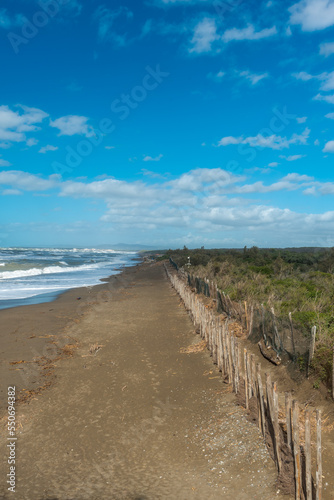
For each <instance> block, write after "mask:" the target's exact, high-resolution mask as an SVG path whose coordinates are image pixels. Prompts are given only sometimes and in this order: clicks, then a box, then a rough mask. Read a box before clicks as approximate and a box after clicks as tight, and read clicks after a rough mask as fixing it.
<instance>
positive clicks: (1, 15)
mask: <svg viewBox="0 0 334 500" xmlns="http://www.w3.org/2000/svg"><path fill="white" fill-rule="evenodd" d="M25 22H26V18H25V17H24V16H23V14H15V16H11V15H10V14H8V11H7V9H3V8H2V9H0V28H4V29H6V30H8V29H11V28H14V27H15V26H22V25H23V24H24V23H25Z"/></svg>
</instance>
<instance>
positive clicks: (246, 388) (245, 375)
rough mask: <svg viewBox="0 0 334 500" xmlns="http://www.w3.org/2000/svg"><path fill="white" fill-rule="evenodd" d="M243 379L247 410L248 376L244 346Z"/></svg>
mask: <svg viewBox="0 0 334 500" xmlns="http://www.w3.org/2000/svg"><path fill="white" fill-rule="evenodd" d="M244 381H245V404H246V410H248V408H249V405H248V378H247V349H246V348H244Z"/></svg>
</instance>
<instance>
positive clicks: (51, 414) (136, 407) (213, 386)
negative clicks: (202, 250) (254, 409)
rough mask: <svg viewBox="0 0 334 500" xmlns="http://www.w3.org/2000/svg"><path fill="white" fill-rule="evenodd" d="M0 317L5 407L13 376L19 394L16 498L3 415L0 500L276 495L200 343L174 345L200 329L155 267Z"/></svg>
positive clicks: (248, 426) (255, 436) (255, 440)
mask: <svg viewBox="0 0 334 500" xmlns="http://www.w3.org/2000/svg"><path fill="white" fill-rule="evenodd" d="M79 297H81V298H80V300H78V298H79ZM0 320H1V339H2V344H1V347H2V349H1V351H2V352H1V357H2V359H1V361H2V369H1V370H2V371H1V391H2V392H1V412H2V413H1V415H2V416H4V414H5V409H6V392H7V386H8V385H16V389H17V393H18V395H19V397H20V398H21V402H20V403H18V404H17V425H18V431H17V445H16V466H17V469H16V473H17V482H16V493H15V495H13V493H9V492H7V486H8V485H6V474H7V472H8V465H7V463H6V459H7V456H8V450H7V449H6V439H7V435H6V429H5V426H4V423H5V418H3V419H2V427H1V429H2V430H3V431H4V434H3V435H2V437H1V440H0V446H1V452H2V462H1V471H0V498H4V499H7V498H15V499H20V500H21V499H24V500H42V499H43V500H46V499H49V500H51V499H53V500H56V499H58V500H74V499H75V500H85V499H87V500H88V499H89V500H94V499H96V500H104V499H108V500H113V499H115V500H125V499H126V500H144V499H146V500H159V499H161V500H164V499H171V500H188V499H198V500H199V499H201V500H203V499H207V500H210V499H212V500H215V499H217V500H218V499H222V498H224V499H238V500H243V499H262V500H272V499H273V498H276V497H277V498H283V497H282V495H281V494H279V493H278V492H277V487H276V486H275V481H276V470H275V466H274V463H273V462H272V460H271V459H270V457H269V454H268V452H267V449H266V447H265V445H264V444H263V442H262V440H261V437H260V435H259V432H258V430H257V428H256V426H255V425H253V424H252V423H250V422H248V421H247V420H246V418H245V415H244V410H243V409H242V408H240V407H238V406H236V405H235V398H234V396H233V395H232V394H231V392H230V390H229V388H228V386H226V385H224V384H223V383H222V380H221V377H220V375H219V373H218V371H217V369H216V368H215V367H214V365H213V364H212V360H211V358H210V356H209V354H208V351H206V350H204V351H200V352H198V353H188V354H187V353H184V352H181V351H182V349H183V348H185V347H188V346H190V345H191V344H196V343H198V342H199V341H200V338H199V336H198V335H196V333H195V332H194V328H193V325H192V323H191V321H190V319H189V317H188V315H187V313H186V311H185V309H184V307H183V305H182V304H181V303H180V300H179V298H178V296H177V295H176V293H175V291H174V290H173V289H172V288H171V286H170V284H169V282H168V281H167V279H166V277H165V275H164V272H163V269H162V266H161V265H159V264H158V265H155V264H151V265H141V266H136V267H134V268H129V269H126V270H125V271H124V272H123V273H122V274H120V275H117V276H113V277H111V278H110V279H109V281H108V282H107V283H106V284H104V285H99V286H97V287H93V288H91V289H77V290H72V291H69V292H67V293H65V294H63V295H62V296H60V297H59V298H58V299H57V300H56V301H55V302H53V303H48V304H40V305H36V306H25V307H20V308H15V309H11V310H4V311H1V312H0ZM41 337H42V338H41ZM20 361H24V362H22V363H18V364H10V362H12V363H13V362H14V363H15V362H20ZM284 498H288V497H284Z"/></svg>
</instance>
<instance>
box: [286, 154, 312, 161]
mask: <svg viewBox="0 0 334 500" xmlns="http://www.w3.org/2000/svg"><path fill="white" fill-rule="evenodd" d="M305 156H306V155H291V156H284V155H280V158H283V159H284V160H287V161H296V160H300V159H301V158H305Z"/></svg>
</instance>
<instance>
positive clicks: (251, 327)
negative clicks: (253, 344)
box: [248, 306, 254, 337]
mask: <svg viewBox="0 0 334 500" xmlns="http://www.w3.org/2000/svg"><path fill="white" fill-rule="evenodd" d="M253 317H254V307H253V306H251V315H250V321H249V330H248V337H249V336H250V335H251V333H252V331H253Z"/></svg>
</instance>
